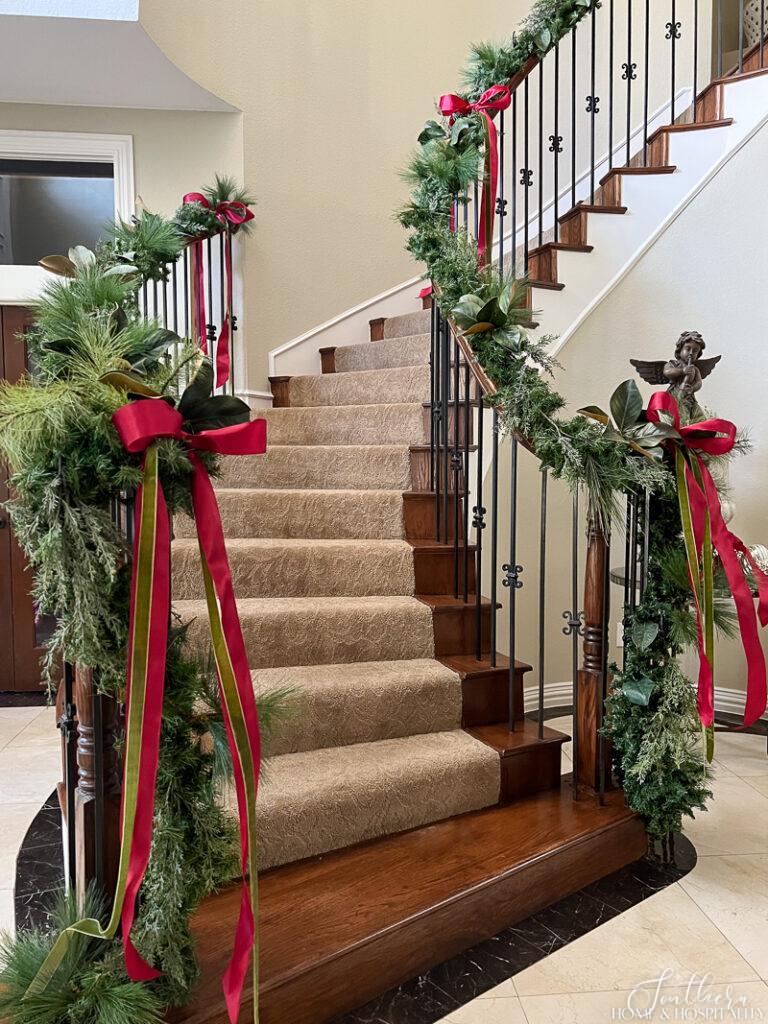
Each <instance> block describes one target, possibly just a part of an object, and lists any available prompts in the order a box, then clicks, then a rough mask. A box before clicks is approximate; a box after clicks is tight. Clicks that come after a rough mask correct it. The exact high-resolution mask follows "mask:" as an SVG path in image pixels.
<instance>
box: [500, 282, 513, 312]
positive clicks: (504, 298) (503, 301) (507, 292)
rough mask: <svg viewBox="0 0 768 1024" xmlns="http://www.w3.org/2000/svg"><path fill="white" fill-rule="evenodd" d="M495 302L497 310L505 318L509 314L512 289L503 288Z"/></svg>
mask: <svg viewBox="0 0 768 1024" xmlns="http://www.w3.org/2000/svg"><path fill="white" fill-rule="evenodd" d="M497 301H498V305H499V309H500V310H501V312H502V313H503V314H504V316H506V315H507V313H508V312H509V305H510V303H511V302H512V288H511V287H510V288H504V289H503V290H502V292H501V294H500V295H499V298H498V300H497Z"/></svg>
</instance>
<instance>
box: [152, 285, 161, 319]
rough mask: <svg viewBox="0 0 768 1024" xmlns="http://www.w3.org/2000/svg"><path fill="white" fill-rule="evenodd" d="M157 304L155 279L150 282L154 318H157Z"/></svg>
mask: <svg viewBox="0 0 768 1024" xmlns="http://www.w3.org/2000/svg"><path fill="white" fill-rule="evenodd" d="M159 305H160V303H159V302H158V301H157V281H156V280H155V281H153V282H152V317H153V319H155V320H158V319H159V317H158V315H157V314H158V307H159Z"/></svg>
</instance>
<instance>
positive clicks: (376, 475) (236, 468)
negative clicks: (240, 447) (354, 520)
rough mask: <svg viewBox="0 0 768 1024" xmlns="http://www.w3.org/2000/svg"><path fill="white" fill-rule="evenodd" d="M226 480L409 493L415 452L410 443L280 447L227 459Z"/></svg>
mask: <svg viewBox="0 0 768 1024" xmlns="http://www.w3.org/2000/svg"><path fill="white" fill-rule="evenodd" d="M220 480H221V483H222V484H224V485H225V486H228V487H280V488H286V487H298V488H301V489H303V490H306V489H316V488H326V487H329V488H334V489H338V488H345V487H350V488H353V489H354V490H363V489H368V488H376V489H377V490H389V491H395V490H400V491H405V490H407V489H408V488H409V487H410V454H409V450H408V445H383V444H382V445H362V444H357V445H355V444H353V445H287V444H286V445H274V446H272V447H268V448H267V452H266V454H264V455H243V456H237V455H233V456H231V457H229V458H226V459H224V460H223V463H222V472H221V477H220Z"/></svg>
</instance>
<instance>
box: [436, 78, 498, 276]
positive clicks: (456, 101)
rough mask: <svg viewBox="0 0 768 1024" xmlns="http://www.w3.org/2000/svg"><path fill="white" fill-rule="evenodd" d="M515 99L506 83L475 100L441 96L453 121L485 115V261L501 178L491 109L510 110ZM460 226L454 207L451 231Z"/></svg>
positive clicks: (481, 240)
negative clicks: (459, 116) (471, 115)
mask: <svg viewBox="0 0 768 1024" xmlns="http://www.w3.org/2000/svg"><path fill="white" fill-rule="evenodd" d="M511 102H512V95H511V93H510V91H509V87H508V86H506V85H492V86H491V88H490V89H486V90H485V92H484V93H483V95H482V96H481V97H480V99H479V100H477V101H476V102H475V103H470V102H469V100H465V99H464V98H463V97H461V96H456V95H455V94H454V93H448V94H447V95H446V96H441V97H440V113H441V114H443V115H444V116H445V117H448V118H450V123H451V124H453V122H454V120H455V119H456V116H457V115H463V114H471V113H477V114H482V115H483V124H484V126H485V164H484V170H483V195H482V199H481V200H480V223H479V237H478V240H477V254H478V257H479V258H480V262H481V263H487V262H488V261H489V260H490V256H491V247H492V245H493V221H494V217H495V215H496V190H497V187H498V178H499V154H498V133H497V131H496V125H495V124H494V122H493V118H492V117H491V112H492V111H496V110H506V109H507V107H508V106H509V104H510V103H511ZM455 228H456V219H455V215H454V212H453V210H451V231H454V230H455Z"/></svg>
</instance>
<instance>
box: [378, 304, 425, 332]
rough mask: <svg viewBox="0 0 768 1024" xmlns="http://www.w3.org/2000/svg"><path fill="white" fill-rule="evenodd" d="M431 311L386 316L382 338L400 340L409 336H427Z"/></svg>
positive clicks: (421, 310)
mask: <svg viewBox="0 0 768 1024" xmlns="http://www.w3.org/2000/svg"><path fill="white" fill-rule="evenodd" d="M431 323H432V311H431V310H429V309H420V310H418V311H417V312H414V313H403V314H401V315H400V316H388V317H387V319H386V320H385V321H384V338H385V339H387V338H402V337H404V336H407V335H409V334H429V331H430V327H431Z"/></svg>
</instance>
